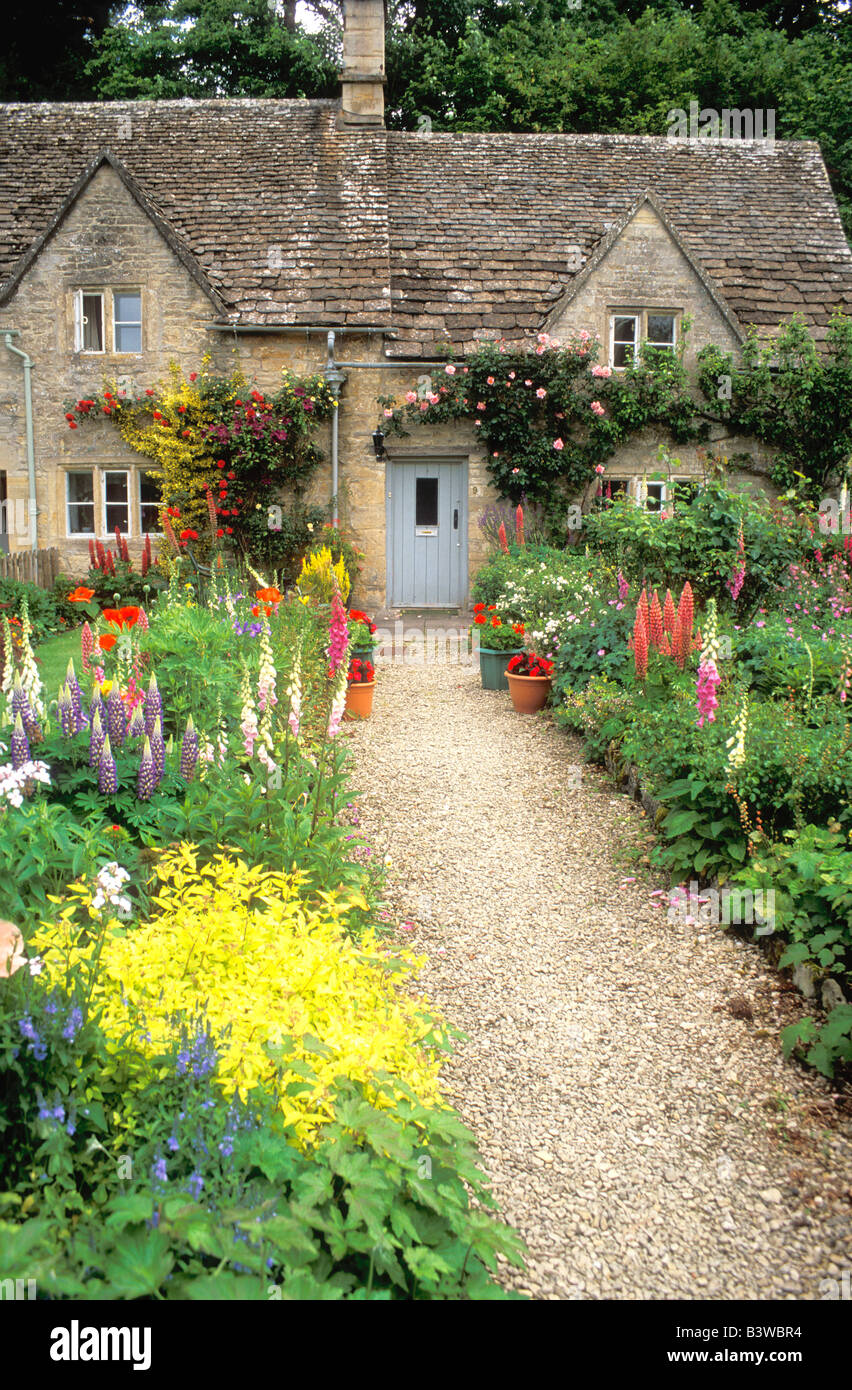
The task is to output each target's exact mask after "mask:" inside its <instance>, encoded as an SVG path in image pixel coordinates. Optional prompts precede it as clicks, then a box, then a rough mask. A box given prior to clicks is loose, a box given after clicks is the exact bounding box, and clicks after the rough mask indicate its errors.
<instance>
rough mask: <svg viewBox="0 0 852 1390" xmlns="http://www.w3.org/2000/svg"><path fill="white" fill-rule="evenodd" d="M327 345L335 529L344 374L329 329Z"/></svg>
mask: <svg viewBox="0 0 852 1390" xmlns="http://www.w3.org/2000/svg"><path fill="white" fill-rule="evenodd" d="M327 343H328V362H327V363H326V367H325V372H324V376H325V379H326V381H327V382H328V384H329V385H330V386H331V388H332V390H333V391H334V396H335V400H337V402H338V404H337V405H336V406H334V413H333V415H332V417H331V497H332V518H331V519H332V524H333V525H334V526H335V527H336V526H337V525H338V524H339V522H340V517H339V515H338V506H337V493H338V488H339V486H340V483H339V471H340V467H339V459H338V438H339V434H338V429H339V418H338V413H339V409H340V388H341V386H342V385H343V383H344V381H345V380H346V373H345V372H342V371H341V370H340V368H339V367H338V366H337V364H336V362H335V360H334V329H333V328H330V329H329V331H328V337H327Z"/></svg>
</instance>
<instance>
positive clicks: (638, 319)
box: [609, 309, 642, 372]
mask: <svg viewBox="0 0 852 1390" xmlns="http://www.w3.org/2000/svg"><path fill="white" fill-rule="evenodd" d="M616 319H632V320H633V361H634V362H635V361H636V358H637V355H638V352H639V339H640V335H641V332H642V314H641V311H640V310H638V309H624V310H622V311H621V312H620V313H611V314H610V316H609V365H610V366H611V367H612V369H613V371H614V372H623V371H626V367H616V365H615V321H616ZM621 341H622V340H621V339H619V342H621Z"/></svg>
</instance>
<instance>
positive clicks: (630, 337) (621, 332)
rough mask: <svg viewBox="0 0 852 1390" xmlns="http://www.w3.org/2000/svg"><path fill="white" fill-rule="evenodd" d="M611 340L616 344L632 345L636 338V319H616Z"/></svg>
mask: <svg viewBox="0 0 852 1390" xmlns="http://www.w3.org/2000/svg"><path fill="white" fill-rule="evenodd" d="M613 338H614V339H615V341H616V342H617V343H632V342H634V341H635V338H636V319H635V318H617V319H616V320H615V332H614V333H613Z"/></svg>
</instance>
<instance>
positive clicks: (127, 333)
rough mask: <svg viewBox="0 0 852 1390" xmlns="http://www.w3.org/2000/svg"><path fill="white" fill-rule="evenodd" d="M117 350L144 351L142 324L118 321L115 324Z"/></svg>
mask: <svg viewBox="0 0 852 1390" xmlns="http://www.w3.org/2000/svg"><path fill="white" fill-rule="evenodd" d="M115 350H116V352H141V351H142V325H141V324H139V323H117V324H116V325H115Z"/></svg>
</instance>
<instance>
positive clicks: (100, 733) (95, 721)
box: [89, 709, 104, 767]
mask: <svg viewBox="0 0 852 1390" xmlns="http://www.w3.org/2000/svg"><path fill="white" fill-rule="evenodd" d="M103 746H104V726H103V721H102V719H101V712H100V710H99V709H96V710H95V712H94V714H93V715H92V732H91V734H90V736H89V767H97V766H98V763H99V762H100V757H101V752H102V750H103Z"/></svg>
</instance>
